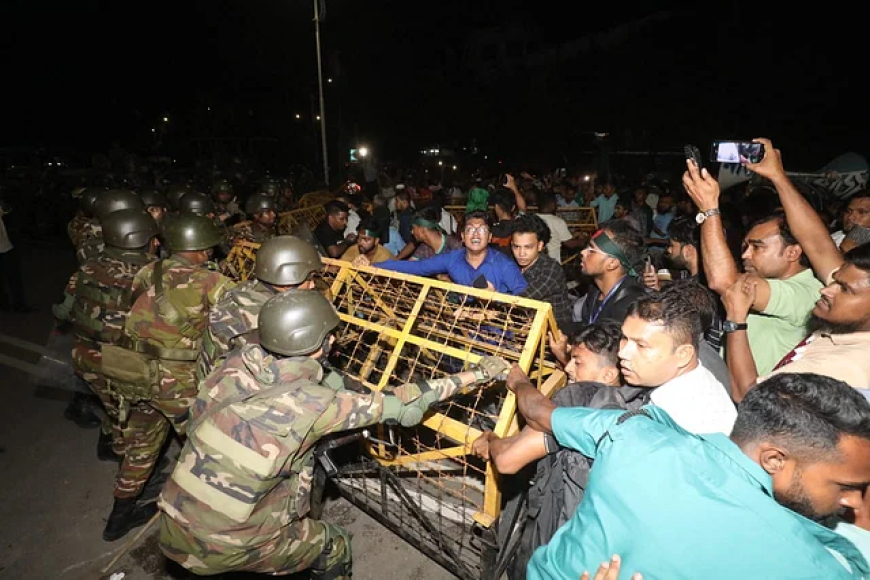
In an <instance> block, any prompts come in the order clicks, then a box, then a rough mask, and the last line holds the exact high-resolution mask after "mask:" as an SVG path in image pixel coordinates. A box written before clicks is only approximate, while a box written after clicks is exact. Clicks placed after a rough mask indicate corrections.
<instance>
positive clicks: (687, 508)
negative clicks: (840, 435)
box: [527, 406, 868, 580]
mask: <svg viewBox="0 0 870 580" xmlns="http://www.w3.org/2000/svg"><path fill="white" fill-rule="evenodd" d="M643 409H644V410H645V411H646V413H648V414H649V416H648V417H647V416H644V415H640V416H637V417H631V418H628V419H626V420H623V422H622V423H621V424H618V423H617V421H618V419H619V418H620V417H621V416H622V415H624V413H625V411H622V410H619V411H612V410H606V411H601V410H594V409H586V408H583V407H573V408H563V407H560V408H557V409H555V410H554V411H553V416H552V425H553V434H554V435H555V436H556V439H557V440H558V441H559V444H561V445H563V446H565V447H569V448H571V449H576V450H577V451H579V452H581V453H583V454H584V455H586V456H588V457H591V458H592V459H593V460H594V461H595V464H594V467H593V468H592V471H591V474H590V477H589V483H588V486H587V488H586V495H585V497H584V498H583V501H582V503H581V504H580V507H578V508H577V511H576V512H575V513H574V516H573V517H572V518H571V519H570V520H569V521H568V522H567V523H566V524H565V525H564V526H562V528H560V529H559V531H558V532H556V535H555V536H553V539H552V540H551V541H550V542H549V543H548V544H547V545H545V546H543V547H541V548H538V549H537V550H536V551H535V553H534V555H533V556H532V560H531V562H530V563H529V566H528V571H527V578H528V579H529V580H544V579H564V580H577V578H579V577H580V574H581V573H582V572H583V571H584V570H596V569H598V565H599V564H600V563H601V562H605V561H608V560H609V559H610V557H611V555H612V554H614V553H618V554H619V555H620V556H621V558H622V569H623V570H625V571H626V573H629V574H630V573H634V572H640V573H642V574H643V575H644V578H667V579H672V578H703V579H704V580H720V579H721V580H726V579H727V580H733V579H734V578H802V579H806V580H810V579H814V580H815V579H819V578H825V579H826V580H833V579H837V578H860V577H862V574H866V573H867V571H868V567H867V562H866V560H865V559H864V558H863V557H862V556H861V554H860V553H859V552H858V551H857V550H856V549H855V547H854V546H853V545H852V544H851V543H849V542H847V541H845V540H844V539H843V538H842V537H841V536H839V535H838V534H836V533H835V532H833V531H832V530H829V529H827V528H825V527H823V526H820V525H819V524H817V523H815V522H812V521H810V520H808V519H806V518H804V517H802V516H799V515H798V514H796V513H795V512H792V511H791V510H788V509H787V508H785V507H783V506H781V505H779V504H778V503H777V502H776V500H775V499H774V498H773V481H772V479H771V477H770V475H768V474H767V473H766V472H765V471H764V470H763V469H762V468H761V467H760V466H759V465H758V464H757V463H755V462H754V461H752V460H751V459H749V457H747V456H746V455H745V454H744V453H743V452H742V451H741V450H740V448H739V447H737V445H735V444H734V443H733V442H732V441H731V440H730V439H729V438H728V437H726V436H725V435H723V434H721V433H714V434H710V435H692V434H690V433H687V432H686V431H684V430H683V429H681V428H680V427H679V426H678V425H677V424H676V423H674V421H673V419H671V418H670V417H669V416H668V414H667V413H666V412H665V411H664V410H662V409H660V408H658V407H654V406H653V407H644V408H643ZM829 548H830V549H833V550H835V551H837V552H839V553H840V554H842V555H843V557H844V558H845V559H846V560H847V562H848V563H849V565H850V567H851V568H852V569H853V570H856V571H857V572H856V573H852V574H850V573H849V572H848V571H847V570H846V569H845V568H844V567H843V566H842V565H841V564H840V563H839V562H838V561H837V559H836V558H835V557H834V556H833V555H832V554H831V553H830V552H829V551H828V549H829Z"/></svg>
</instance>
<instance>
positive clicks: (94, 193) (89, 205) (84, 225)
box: [67, 187, 107, 265]
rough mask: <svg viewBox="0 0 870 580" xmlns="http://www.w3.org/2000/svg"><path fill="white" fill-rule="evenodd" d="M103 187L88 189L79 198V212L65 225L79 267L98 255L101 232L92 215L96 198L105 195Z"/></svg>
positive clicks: (97, 222) (101, 237)
mask: <svg viewBox="0 0 870 580" xmlns="http://www.w3.org/2000/svg"><path fill="white" fill-rule="evenodd" d="M106 191H107V189H106V188H103V187H89V188H88V189H86V190H85V191H84V192H83V193H82V195H81V197H80V198H79V211H78V213H77V214H76V216H75V217H74V218H73V219H72V221H71V222H70V223H69V225H67V234H68V235H69V239H70V241H71V242H72V244H73V247H74V248H75V250H76V258H77V259H78V261H79V265H81V264H84V263H85V262H86V261H87V260H88V259H89V258H93V257H96V256H97V255H99V248H100V246H101V245H102V239H103V230H102V228H101V227H100V222H99V220H97V218H96V216H95V215H94V211H95V209H94V208H95V205H96V203H97V198H99V197H100V196H102V195H103V194H104V193H106Z"/></svg>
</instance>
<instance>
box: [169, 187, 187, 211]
mask: <svg viewBox="0 0 870 580" xmlns="http://www.w3.org/2000/svg"><path fill="white" fill-rule="evenodd" d="M190 192H191V189H190V188H189V187H188V186H186V185H171V186H169V189H167V190H166V201H168V202H169V207H170V208H172V209H178V201H179V200H180V199H181V198H182V197H184V196H185V195H186V194H188V193H190Z"/></svg>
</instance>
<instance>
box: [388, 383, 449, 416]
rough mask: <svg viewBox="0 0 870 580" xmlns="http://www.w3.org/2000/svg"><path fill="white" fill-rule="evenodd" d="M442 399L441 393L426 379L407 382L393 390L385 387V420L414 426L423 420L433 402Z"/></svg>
mask: <svg viewBox="0 0 870 580" xmlns="http://www.w3.org/2000/svg"><path fill="white" fill-rule="evenodd" d="M440 399H441V393H440V392H439V391H438V390H435V389H432V388H431V387H430V386H429V385H428V383H426V382H425V381H420V382H419V383H407V384H404V385H402V386H400V387H396V388H395V389H392V390H391V391H388V390H387V389H384V411H383V418H384V420H385V421H389V420H392V421H396V422H398V423H399V424H400V425H401V426H402V427H413V426H414V425H416V424H417V423H419V422H420V421H422V420H423V415H424V414H425V413H426V411H428V410H429V406H430V405H432V403H435V402H437V401H438V400H440Z"/></svg>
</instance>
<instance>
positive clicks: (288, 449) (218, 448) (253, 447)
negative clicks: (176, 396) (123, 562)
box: [158, 290, 509, 579]
mask: <svg viewBox="0 0 870 580" xmlns="http://www.w3.org/2000/svg"><path fill="white" fill-rule="evenodd" d="M258 324H259V332H260V344H261V345H262V346H260V345H256V344H249V345H247V346H244V347H242V348H241V349H239V350H235V351H233V352H232V353H231V354H230V356H229V358H228V359H227V360H226V362H225V363H224V364H223V365H222V366H220V367H218V368H217V369H215V371H214V372H213V373H212V374H210V375H209V376H208V377H207V378H206V380H205V381H204V383H203V385H202V388H201V389H200V394H199V396H198V397H197V399H196V402H195V403H194V406H193V408H192V411H191V428H190V431H189V434H188V439H187V442H186V443H185V445H184V448H183V449H182V451H181V455H180V457H179V460H178V463H177V464H176V466H175V470H174V471H173V473H172V476H171V478H170V479H169V481H168V482H167V483H166V486H165V487H164V488H163V492H162V493H161V495H160V500H159V502H158V505H159V506H160V510H161V512H162V516H161V530H160V547H161V549H162V550H163V553H164V554H166V556H167V557H169V558H171V559H172V560H175V561H176V562H178V563H180V564H181V565H182V566H184V567H185V568H188V569H190V570H191V571H193V572H194V573H196V574H219V573H222V572H228V571H234V570H244V571H252V572H261V573H267V574H273V575H284V574H291V573H294V572H297V571H300V570H305V569H311V572H312V574H311V576H312V578H320V579H343V578H348V577H349V576H350V572H351V570H350V568H351V543H350V537H349V534H348V533H347V532H346V531H345V530H344V529H342V528H340V527H338V526H335V525H332V524H329V523H326V522H324V521H320V520H316V519H312V518H309V517H308V513H309V509H310V494H311V487H312V481H313V478H314V460H315V457H314V448H315V444H316V443H317V442H318V440H319V439H321V438H322V437H324V436H326V435H329V434H331V433H337V432H340V431H346V430H350V429H357V428H360V427H365V426H369V425H374V424H377V423H382V422H397V423H399V424H401V425H403V426H412V425H416V424H417V423H419V422H420V421H421V420H422V419H423V416H424V414H425V412H426V411H427V410H428V408H429V406H430V405H432V404H433V403H435V402H438V401H443V400H445V399H447V398H448V397H451V396H453V395H455V394H457V393H462V392H467V390H466V389H465V387H468V386H469V385H473V384H481V383H484V382H488V381H490V380H492V379H493V378H495V377H496V376H497V375H499V374H502V373H504V372H506V371H507V370H508V368H509V365H508V364H507V363H506V362H505V361H504V360H502V359H500V358H497V357H484V358H483V359H481V362H480V364H479V365H478V367H477V368H476V369H475V370H473V371H464V372H460V373H458V374H456V375H452V376H449V377H446V378H443V379H434V380H428V381H420V382H418V383H409V384H405V385H402V386H400V387H397V388H395V389H385V390H384V391H383V392H374V393H369V394H360V393H358V392H354V391H349V390H345V389H343V388H342V380H341V378H340V377H337V376H336V375H334V374H332V375H330V376H328V377H326V378H324V376H323V368H322V367H321V365H320V363H319V362H318V360H319V359H320V358H321V357H323V356H324V355H325V353H327V352H328V350H329V349H330V348H331V345H332V342H333V336H332V334H331V333H332V332H334V330H335V329H336V327H337V326H338V324H339V318H338V314H337V313H336V312H335V310H334V309H333V307H332V305H331V304H330V303H329V301H328V300H327V299H326V298H324V297H323V295H322V294H320V293H318V292H312V291H306V290H290V291H288V292H284V293H283V294H279V295H277V296H275V297H273V298H271V299H270V300H269V301H268V302H266V304H265V305H264V306H263V308H262V310H261V311H260V315H259V322H258Z"/></svg>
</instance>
